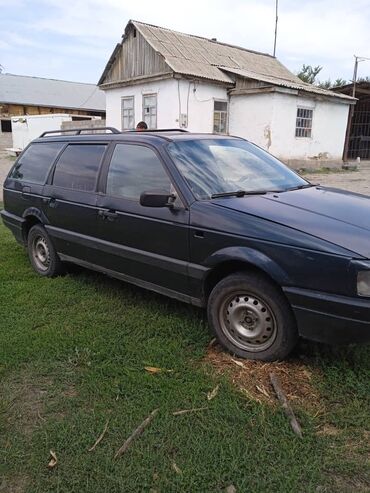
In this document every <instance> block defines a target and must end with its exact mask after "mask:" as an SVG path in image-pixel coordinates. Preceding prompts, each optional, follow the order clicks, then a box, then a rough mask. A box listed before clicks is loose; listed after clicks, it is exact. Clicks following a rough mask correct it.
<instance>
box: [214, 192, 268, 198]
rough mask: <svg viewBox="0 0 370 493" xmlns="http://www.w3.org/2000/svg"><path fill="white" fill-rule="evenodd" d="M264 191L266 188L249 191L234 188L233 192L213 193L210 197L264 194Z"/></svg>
mask: <svg viewBox="0 0 370 493" xmlns="http://www.w3.org/2000/svg"><path fill="white" fill-rule="evenodd" d="M266 193H267V192H266V190H255V191H251V192H247V191H246V190H236V191H235V192H222V193H213V194H212V195H211V199H218V198H219V197H244V195H264V194H266Z"/></svg>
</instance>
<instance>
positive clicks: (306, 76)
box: [297, 64, 322, 84]
mask: <svg viewBox="0 0 370 493" xmlns="http://www.w3.org/2000/svg"><path fill="white" fill-rule="evenodd" d="M321 70H322V67H321V66H320V65H317V66H316V67H312V65H305V64H303V65H302V68H301V70H300V71H299V72H298V74H297V76H298V77H299V78H300V79H301V80H303V82H307V83H308V84H314V83H315V82H316V77H317V76H318V75H319V73H320V72H321Z"/></svg>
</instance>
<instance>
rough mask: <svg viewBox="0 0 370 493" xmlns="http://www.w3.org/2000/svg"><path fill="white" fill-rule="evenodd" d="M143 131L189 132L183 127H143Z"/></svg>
mask: <svg viewBox="0 0 370 493" xmlns="http://www.w3.org/2000/svg"><path fill="white" fill-rule="evenodd" d="M141 132H187V130H185V129H183V128H152V129H150V128H146V129H142V130H141Z"/></svg>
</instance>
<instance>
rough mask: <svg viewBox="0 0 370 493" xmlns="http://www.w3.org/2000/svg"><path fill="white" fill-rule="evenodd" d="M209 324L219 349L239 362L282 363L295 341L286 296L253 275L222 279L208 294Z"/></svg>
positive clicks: (292, 317)
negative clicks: (245, 360) (220, 347)
mask: <svg viewBox="0 0 370 493" xmlns="http://www.w3.org/2000/svg"><path fill="white" fill-rule="evenodd" d="M208 320H209V324H210V326H211V329H212V330H213V332H214V334H215V335H216V338H217V339H218V341H219V342H220V343H221V345H222V346H223V347H224V348H225V349H227V350H228V351H229V352H231V353H232V354H235V355H237V356H240V357H242V358H249V359H256V360H263V361H271V360H279V359H283V358H285V357H286V356H287V355H288V354H289V353H290V352H291V350H292V349H293V347H294V346H295V344H296V342H297V339H298V332H297V328H296V323H295V318H294V315H293V313H292V310H291V308H290V305H289V303H288V301H287V300H286V298H285V296H284V295H283V293H282V292H281V291H280V290H279V289H278V288H277V287H276V286H275V285H274V284H273V283H272V282H270V281H269V280H267V279H266V278H265V277H264V276H262V275H259V274H255V273H244V272H239V273H236V274H232V275H230V276H228V277H226V278H224V279H222V280H221V281H220V282H219V283H218V284H217V285H216V286H215V287H214V289H213V290H212V292H211V294H210V297H209V300H208Z"/></svg>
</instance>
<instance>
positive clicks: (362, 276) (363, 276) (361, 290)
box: [357, 270, 370, 297]
mask: <svg viewBox="0 0 370 493" xmlns="http://www.w3.org/2000/svg"><path fill="white" fill-rule="evenodd" d="M357 294H358V295H359V296H369V297H370V270H361V271H360V272H358V273H357Z"/></svg>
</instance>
